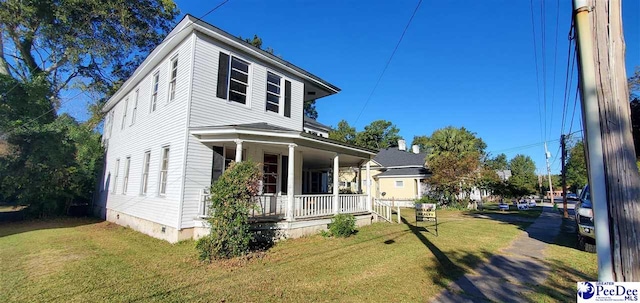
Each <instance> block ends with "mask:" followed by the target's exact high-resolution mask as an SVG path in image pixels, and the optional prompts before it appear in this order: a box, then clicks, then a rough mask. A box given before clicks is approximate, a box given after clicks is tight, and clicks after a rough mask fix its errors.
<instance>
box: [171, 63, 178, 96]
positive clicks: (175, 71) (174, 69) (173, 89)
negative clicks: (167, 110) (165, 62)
mask: <svg viewBox="0 0 640 303" xmlns="http://www.w3.org/2000/svg"><path fill="white" fill-rule="evenodd" d="M177 76H178V56H175V57H174V58H173V59H171V74H170V75H169V102H171V101H173V99H175V98H176V78H177Z"/></svg>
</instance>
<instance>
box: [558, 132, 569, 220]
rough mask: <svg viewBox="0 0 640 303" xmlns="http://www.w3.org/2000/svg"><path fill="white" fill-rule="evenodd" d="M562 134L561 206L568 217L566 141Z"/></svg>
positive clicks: (564, 214)
mask: <svg viewBox="0 0 640 303" xmlns="http://www.w3.org/2000/svg"><path fill="white" fill-rule="evenodd" d="M566 139H567V138H566V136H565V135H564V134H562V135H560V147H561V149H562V151H561V154H560V155H561V159H560V160H561V161H562V162H561V163H562V206H563V208H564V213H563V216H564V217H565V218H569V211H567V142H566Z"/></svg>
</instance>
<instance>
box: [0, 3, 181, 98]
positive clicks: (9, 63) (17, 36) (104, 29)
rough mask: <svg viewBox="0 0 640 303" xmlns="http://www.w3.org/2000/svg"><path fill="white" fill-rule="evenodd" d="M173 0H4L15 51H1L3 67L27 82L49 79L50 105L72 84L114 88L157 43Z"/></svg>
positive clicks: (5, 28)
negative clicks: (34, 79) (9, 53)
mask: <svg viewBox="0 0 640 303" xmlns="http://www.w3.org/2000/svg"><path fill="white" fill-rule="evenodd" d="M177 13H178V10H177V8H176V5H175V4H174V3H173V1H171V0H147V1H127V2H122V1H115V0H105V1H99V0H87V1H82V2H78V1H70V0H57V1H20V0H6V1H2V2H0V32H1V33H2V34H1V35H0V38H2V44H4V46H5V47H6V48H14V49H15V56H14V55H11V56H9V55H8V54H6V53H4V52H0V55H1V56H0V66H3V67H4V68H0V71H5V72H7V73H6V74H8V75H10V76H12V77H14V78H16V79H19V80H21V81H22V82H23V83H26V82H28V81H29V80H30V79H32V78H33V77H34V76H37V75H43V76H44V77H46V78H47V79H48V80H49V81H50V82H51V87H52V95H53V97H54V98H52V101H53V102H52V106H55V105H57V98H55V97H57V95H58V93H59V92H60V91H61V90H63V89H66V88H68V87H69V85H70V84H74V83H75V85H76V86H78V87H81V88H83V89H92V90H95V91H98V92H100V93H107V92H110V91H114V89H117V88H118V86H119V85H120V84H121V83H122V82H123V81H124V79H127V78H128V77H129V75H131V73H132V72H133V70H134V69H135V68H136V67H137V66H138V65H139V64H140V62H142V60H143V59H144V57H145V55H146V54H147V53H148V52H149V51H150V50H151V49H153V48H154V47H156V46H157V45H158V44H159V43H160V42H161V41H162V40H163V39H164V38H165V33H166V32H167V31H168V30H169V29H170V27H171V25H172V24H173V19H174V18H175V16H176V15H177Z"/></svg>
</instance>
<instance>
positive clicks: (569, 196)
mask: <svg viewBox="0 0 640 303" xmlns="http://www.w3.org/2000/svg"><path fill="white" fill-rule="evenodd" d="M567 200H569V201H580V198H579V197H578V195H576V194H574V193H568V194H567Z"/></svg>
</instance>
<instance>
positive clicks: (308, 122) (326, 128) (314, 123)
mask: <svg viewBox="0 0 640 303" xmlns="http://www.w3.org/2000/svg"><path fill="white" fill-rule="evenodd" d="M304 124H305V126H310V127H313V128H316V129H321V130H324V131H327V132H328V131H331V127H330V126H327V125H324V124H322V123H320V122H318V121H317V120H316V119H312V118H309V117H307V116H304Z"/></svg>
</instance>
